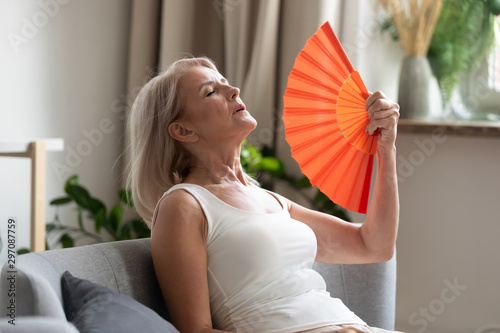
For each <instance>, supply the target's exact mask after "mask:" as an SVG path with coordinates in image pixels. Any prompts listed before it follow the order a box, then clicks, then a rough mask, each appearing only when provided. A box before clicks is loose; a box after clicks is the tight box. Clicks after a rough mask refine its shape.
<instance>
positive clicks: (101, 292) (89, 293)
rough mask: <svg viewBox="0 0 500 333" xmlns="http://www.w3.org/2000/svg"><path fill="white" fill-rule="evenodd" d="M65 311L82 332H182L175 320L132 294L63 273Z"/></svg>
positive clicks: (62, 287) (62, 286)
mask: <svg viewBox="0 0 500 333" xmlns="http://www.w3.org/2000/svg"><path fill="white" fill-rule="evenodd" d="M61 291H62V297H63V303H64V312H65V313H66V318H67V319H68V321H70V322H72V323H73V325H75V326H76V327H77V328H78V330H79V331H80V332H81V333H86V332H92V333H97V332H106V333H128V332H130V333H137V332H166V333H178V331H177V330H176V329H175V328H174V326H173V325H172V324H170V323H169V322H168V321H166V320H165V319H163V318H162V317H160V315H158V314H157V313H156V312H154V311H153V310H151V309H150V308H148V307H147V306H145V305H143V304H141V303H139V302H137V301H136V300H134V299H133V298H132V297H129V296H127V295H123V294H120V293H118V292H116V291H113V290H111V289H109V288H107V287H105V286H102V285H99V284H96V283H93V282H90V281H88V280H84V279H80V278H77V277H74V276H73V275H71V273H70V272H68V271H66V272H64V273H63V275H62V277H61Z"/></svg>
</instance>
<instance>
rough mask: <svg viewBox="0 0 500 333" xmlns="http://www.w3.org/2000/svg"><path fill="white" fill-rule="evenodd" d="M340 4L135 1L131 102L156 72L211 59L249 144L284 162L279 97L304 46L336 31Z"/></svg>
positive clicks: (286, 151)
mask: <svg viewBox="0 0 500 333" xmlns="http://www.w3.org/2000/svg"><path fill="white" fill-rule="evenodd" d="M341 10H342V0H307V1H305V0H134V1H133V8H132V13H131V21H132V24H131V33H130V36H131V40H130V58H129V82H128V88H129V93H128V97H129V100H130V101H132V100H133V98H134V97H135V95H136V94H137V92H138V89H139V88H140V87H141V86H142V84H143V83H144V81H145V80H147V79H148V78H149V77H150V76H151V75H154V69H158V68H159V69H160V70H161V69H163V68H165V67H166V66H168V65H169V64H170V63H172V62H173V61H175V60H177V59H179V58H181V57H183V56H186V55H194V56H200V55H206V56H208V57H209V58H211V59H213V60H214V61H215V62H216V63H217V66H218V68H219V70H220V71H221V72H222V73H223V74H224V75H225V76H226V77H227V78H228V80H229V82H230V83H231V84H233V85H235V86H238V87H239V88H240V89H241V94H242V99H243V101H244V102H245V104H246V105H247V107H248V109H249V111H250V112H251V113H252V115H253V116H254V117H255V118H256V119H257V122H258V124H259V125H258V127H257V129H256V130H255V131H254V132H253V133H252V134H251V136H250V138H249V139H250V142H252V143H253V144H255V145H259V146H260V145H263V144H267V145H270V146H272V147H274V149H276V150H277V151H278V156H279V157H280V158H281V159H282V160H284V161H285V163H286V164H287V168H288V169H289V170H291V171H294V172H297V173H298V172H299V170H298V166H297V165H296V164H295V162H294V161H293V160H292V159H291V158H290V148H289V147H288V145H287V143H286V142H285V140H284V130H283V126H282V121H281V112H282V108H283V106H282V96H283V94H284V92H285V89H286V83H287V76H288V73H289V72H290V70H291V68H292V66H293V62H294V59H295V57H296V56H297V54H298V53H299V51H300V50H301V48H302V47H303V46H304V43H305V41H306V40H307V38H308V37H309V36H310V35H312V34H313V33H314V32H315V31H316V30H317V29H318V27H319V26H320V25H321V24H322V23H323V22H325V21H326V20H329V21H330V23H331V24H332V26H333V28H334V29H335V31H336V32H340V31H341Z"/></svg>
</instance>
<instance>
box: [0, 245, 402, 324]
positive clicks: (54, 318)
mask: <svg viewBox="0 0 500 333" xmlns="http://www.w3.org/2000/svg"><path fill="white" fill-rule="evenodd" d="M315 269H316V270H317V271H318V272H320V273H321V274H322V275H323V276H324V278H325V280H326V281H327V286H328V291H329V292H330V293H331V295H332V296H333V297H338V298H340V299H342V300H343V301H344V303H345V304H346V305H347V306H348V307H349V308H350V309H351V310H352V311H354V312H355V313H356V314H358V316H360V317H361V318H362V319H364V320H365V321H366V322H367V323H368V324H369V325H371V326H375V327H381V328H385V329H389V330H392V329H394V314H395V286H396V261H395V258H393V259H391V260H390V261H388V262H383V263H376V264H363V265H332V264H319V263H316V264H315ZM10 271H12V268H11V267H8V266H7V265H4V267H3V268H2V272H1V279H0V305H1V308H2V311H1V313H0V332H5V333H8V332H33V333H42V332H50V333H55V332H68V333H69V332H78V331H77V330H76V328H75V327H74V326H73V325H72V324H71V323H69V322H67V320H66V316H65V313H64V309H63V306H62V296H61V282H60V279H61V275H62V273H63V272H65V271H69V272H71V274H73V275H74V276H75V277H79V278H82V279H88V280H90V281H92V282H95V283H98V284H101V285H104V286H107V287H109V288H111V289H113V290H116V291H118V292H119V293H121V294H126V295H129V296H131V297H132V298H134V299H135V300H137V301H139V302H140V303H142V304H144V305H146V306H147V307H149V308H151V309H153V310H154V311H156V312H157V313H158V314H160V316H162V317H163V318H165V319H167V320H168V313H167V309H166V308H165V305H164V303H163V299H162V295H161V292H160V288H159V285H158V282H157V280H156V277H155V273H154V268H153V263H152V259H151V255H150V239H140V240H131V241H120V242H110V243H102V244H95V245H87V246H82V247H76V248H70V249H62V250H51V251H45V252H40V253H30V254H24V255H21V256H19V257H18V258H17V260H16V266H15V274H14V275H15V281H14V282H15V294H16V295H15V305H16V309H15V318H16V321H15V323H16V325H15V326H14V325H11V324H9V323H8V320H9V317H6V315H7V314H8V311H6V310H5V308H6V306H8V305H9V302H11V300H12V297H9V295H8V290H9V288H10V287H12V286H11V284H10V283H11V282H12V280H9V277H10V276H11V275H12V273H9V272H10ZM10 296H12V295H10Z"/></svg>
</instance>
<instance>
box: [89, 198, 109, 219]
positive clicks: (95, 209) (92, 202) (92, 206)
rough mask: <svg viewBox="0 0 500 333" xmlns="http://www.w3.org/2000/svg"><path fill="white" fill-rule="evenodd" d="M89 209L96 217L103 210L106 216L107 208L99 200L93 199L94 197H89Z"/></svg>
mask: <svg viewBox="0 0 500 333" xmlns="http://www.w3.org/2000/svg"><path fill="white" fill-rule="evenodd" d="M88 209H89V210H90V212H91V213H92V214H93V215H94V216H95V215H97V214H98V213H99V212H100V211H101V210H103V211H104V215H106V206H105V205H104V203H103V202H102V201H101V200H99V199H96V198H93V197H89V205H88Z"/></svg>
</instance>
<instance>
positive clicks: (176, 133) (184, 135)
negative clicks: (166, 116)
mask: <svg viewBox="0 0 500 333" xmlns="http://www.w3.org/2000/svg"><path fill="white" fill-rule="evenodd" d="M168 133H169V134H170V136H171V137H172V138H174V139H175V140H177V141H180V142H188V143H194V142H197V141H198V135H197V134H196V133H195V132H194V131H193V130H192V129H190V128H189V127H188V126H186V125H185V124H183V123H181V122H179V121H174V122H173V123H171V124H170V125H169V126H168Z"/></svg>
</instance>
